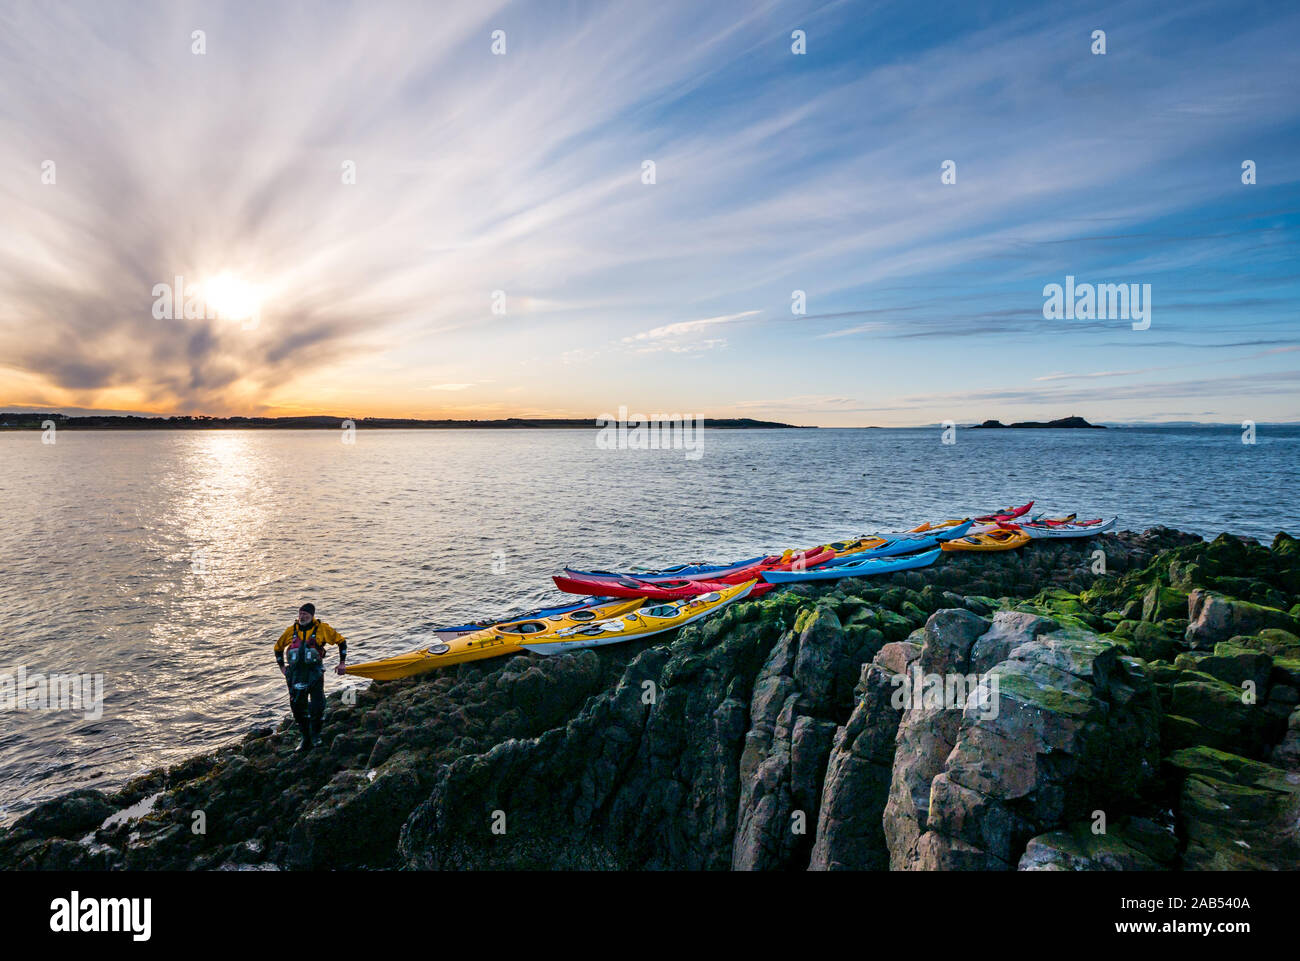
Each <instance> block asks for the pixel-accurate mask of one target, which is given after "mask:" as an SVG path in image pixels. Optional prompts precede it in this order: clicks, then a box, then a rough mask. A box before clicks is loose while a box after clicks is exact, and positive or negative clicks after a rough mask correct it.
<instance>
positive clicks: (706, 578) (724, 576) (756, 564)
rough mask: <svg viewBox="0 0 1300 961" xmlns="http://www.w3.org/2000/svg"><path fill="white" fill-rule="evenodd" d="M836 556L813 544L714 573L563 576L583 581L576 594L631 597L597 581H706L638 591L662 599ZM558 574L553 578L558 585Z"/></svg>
mask: <svg viewBox="0 0 1300 961" xmlns="http://www.w3.org/2000/svg"><path fill="white" fill-rule="evenodd" d="M834 556H835V551H834V550H832V549H831V548H829V547H814V548H811V549H810V550H806V551H795V550H789V551H786V552H785V553H784V554H773V555H771V556H769V557H757V558H751V559H750V560H748V561H742V562H740V564H739V565H731V566H730V567H728V568H727V569H725V570H721V571H718V572H717V573H714V574H685V575H683V576H681V577H669V576H667V575H663V574H651V575H649V576H647V575H644V574H636V573H627V574H613V573H610V572H608V571H577V570H574V569H573V568H571V567H566V568H565V569H564V577H563V579H564V580H566V581H573V582H575V583H581V584H582V585H584V586H583V587H582V589H581V590H577V591H571V592H570V593H577V594H608V595H612V596H614V597H630V596H632V595H630V594H628V593H627V591H626V590H625V591H623V592H621V593H620V592H618V591H614V590H607V589H600V588H599V585H600V584H601V583H604V584H618V583H622V582H625V581H633V582H635V583H636V584H637V585H639V586H645V585H654V584H661V585H663V584H672V585H676V586H677V587H679V588H680V587H681V585H682V584H683V583H684V582H688V581H695V582H698V583H702V584H705V585H706V586H705V587H703V588H701V589H700V590H698V591H694V592H692V593H677V594H674V595H672V596H667V595H663V594H645V593H640V594H637V595H636V596H638V597H657V598H659V599H661V600H674V599H676V598H681V597H691V596H693V595H694V594H705V593H708V592H709V591H711V590H715V589H716V588H717V585H718V584H743V583H744V582H745V581H749V580H754V579H756V578H757V577H758V575H759V574H760V573H761V572H763V571H770V570H775V571H784V570H790V569H791V568H794V567H799V566H803V567H815V566H816V565H818V564H824V563H826V561H829V560H830V559H831V558H832V557H834ZM560 580H561V578H559V577H557V578H556V579H555V582H556V584H557V585H558V584H559V582H560ZM560 590H562V591H567V590H569V588H567V587H561V588H560Z"/></svg>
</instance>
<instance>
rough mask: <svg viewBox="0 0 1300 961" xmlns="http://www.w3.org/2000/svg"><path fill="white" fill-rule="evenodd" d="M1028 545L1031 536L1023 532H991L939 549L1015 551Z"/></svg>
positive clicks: (960, 539)
mask: <svg viewBox="0 0 1300 961" xmlns="http://www.w3.org/2000/svg"><path fill="white" fill-rule="evenodd" d="M1028 543H1029V535H1028V534H1026V533H1024V532H1023V531H1014V530H991V531H985V532H982V533H979V534H970V535H968V536H966V537H959V538H958V539H957V540H955V541H945V542H944V543H942V544H940V545H939V547H940V549H942V550H945V551H1013V550H1015V549H1016V548H1017V547H1024V546H1025V545H1026V544H1028Z"/></svg>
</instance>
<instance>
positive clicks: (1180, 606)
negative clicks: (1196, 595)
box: [1142, 584, 1187, 622]
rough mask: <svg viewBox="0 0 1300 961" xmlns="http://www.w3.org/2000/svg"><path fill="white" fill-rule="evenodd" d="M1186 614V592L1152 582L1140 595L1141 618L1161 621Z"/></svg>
mask: <svg viewBox="0 0 1300 961" xmlns="http://www.w3.org/2000/svg"><path fill="white" fill-rule="evenodd" d="M1186 616H1187V592H1186V591H1180V590H1177V589H1175V588H1172V587H1164V586H1162V585H1160V584H1152V585H1151V588H1150V590H1148V591H1147V592H1146V594H1144V595H1143V597H1142V620H1144V621H1151V622H1155V621H1163V620H1165V619H1166V618H1170V617H1186Z"/></svg>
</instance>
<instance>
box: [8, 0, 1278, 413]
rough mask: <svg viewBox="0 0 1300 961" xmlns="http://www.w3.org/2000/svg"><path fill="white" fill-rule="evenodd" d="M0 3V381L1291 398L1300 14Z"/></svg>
mask: <svg viewBox="0 0 1300 961" xmlns="http://www.w3.org/2000/svg"><path fill="white" fill-rule="evenodd" d="M0 27H2V29H0V90H3V92H4V95H3V97H0V222H2V223H3V228H4V229H3V230H2V231H0V409H5V410H26V409H39V410H51V409H52V410H63V411H76V412H86V411H112V412H144V413H154V414H211V415H231V414H243V415H273V416H274V415H295V414H335V415H341V416H354V417H362V416H397V417H400V416H411V417H455V418H495V417H508V416H518V417H596V416H599V415H601V414H606V413H611V412H617V411H618V410H619V408H627V409H628V411H629V412H630V413H632V414H636V413H639V414H644V415H649V416H654V415H655V414H658V413H680V414H683V415H687V414H695V415H704V416H712V417H718V416H729V417H755V418H762V419H770V420H779V421H784V422H789V423H797V424H815V425H819V426H867V425H880V426H909V425H920V424H931V423H938V422H941V421H944V420H953V421H955V422H958V423H967V422H971V421H978V420H983V419H985V418H999V419H1001V420H1004V421H1011V420H1024V419H1047V418H1052V417H1060V416H1069V415H1076V414H1077V415H1081V416H1084V417H1087V418H1088V419H1090V420H1093V421H1107V422H1124V421H1162V420H1170V421H1177V420H1194V421H1215V422H1237V421H1241V420H1245V419H1250V420H1254V421H1257V422H1261V423H1264V422H1273V421H1300V316H1298V311H1297V303H1300V300H1298V295H1300V256H1297V251H1298V250H1300V246H1298V245H1297V242H1298V241H1300V150H1298V149H1297V148H1298V147H1300V96H1297V94H1298V93H1300V81H1297V78H1298V77H1300V5H1296V4H1294V3H1278V4H1257V3H1197V2H1189V3H1179V4H1168V3H1141V2H1131V3H1122V4H1115V5H1105V4H1061V3H1051V2H1048V3H1032V4H1024V5H1017V4H1009V3H1001V2H999V3H981V2H971V3H961V4H947V3H945V4H924V3H916V2H906V3H879V4H873V3H849V2H824V3H793V2H780V3H778V2H761V0H759V2H733V0H719V2H710V3H699V2H697V0H681V2H679V0H656V2H654V3H631V2H627V3H623V2H612V3H610V2H565V0H533V2H528V3H518V2H517V3H506V2H500V0H475V2H472V3H470V2H458V3H415V2H405V3H384V2H367V3H356V4H351V3H332V2H316V3H301V4H292V3H240V2H224V3H205V4H192V5H191V4H186V3H184V2H166V3H160V2H148V0H138V2H129V3H113V2H101V0H96V2H93V3H92V2H84V3H78V2H67V3H58V4H51V3H47V2H39V3H22V2H18V3H14V2H10V3H6V4H5V5H4V6H3V7H0ZM1098 30H1101V31H1104V35H1105V36H1104V42H1105V52H1104V53H1100V52H1094V50H1095V49H1096V48H1097V40H1096V39H1095V38H1094V31H1098ZM196 31H201V33H196ZM497 31H501V32H502V33H497ZM796 31H801V32H802V33H801V34H799V35H797V36H796V34H795V32H796ZM797 37H802V38H803V39H802V44H801V43H800V42H799V40H798V39H797ZM494 38H495V39H494ZM503 43H504V47H503V46H502V44H503ZM494 46H495V49H494ZM800 46H802V49H803V51H804V52H801V53H800V52H796V48H798V47H800ZM949 161H951V164H948V163H947V162H949ZM1247 161H1250V162H1252V164H1253V170H1254V177H1253V179H1254V182H1253V183H1243V177H1244V176H1245V174H1244V172H1243V164H1244V163H1246V162H1247ZM648 163H649V164H653V168H650V167H648ZM651 170H652V172H653V177H651V176H650V172H651ZM945 170H947V171H949V174H948V175H947V176H945ZM945 179H946V180H950V181H952V182H945ZM1247 179H1249V178H1247ZM648 181H652V182H648ZM1067 276H1068V277H1073V278H1074V283H1075V284H1084V283H1093V284H1137V285H1139V286H1138V289H1139V290H1148V289H1149V291H1150V294H1149V298H1150V299H1149V304H1150V313H1149V317H1148V319H1149V326H1146V327H1145V329H1134V323H1133V322H1131V320H1130V319H1128V318H1122V317H1115V316H1105V317H1091V318H1089V317H1084V318H1079V317H1074V316H1071V317H1055V316H1054V317H1048V316H1045V311H1044V303H1045V300H1046V299H1047V298H1046V295H1045V293H1044V291H1045V289H1047V288H1048V285H1051V284H1059V285H1062V286H1064V285H1065V284H1066V278H1067ZM177 277H182V278H184V280H183V282H182V283H181V287H182V289H184V290H185V295H184V296H182V297H181V298H180V299H181V301H182V305H181V308H182V309H179V310H178V309H175V308H173V309H172V310H170V311H169V310H168V309H167V308H168V304H167V303H166V302H165V301H166V300H167V297H166V291H169V290H171V289H172V288H175V287H176V280H175V278H177ZM160 285H162V286H160ZM1143 285H1150V286H1149V288H1146V287H1144V286H1143ZM164 288H165V289H164ZM797 292H801V294H800V293H797ZM186 300H189V301H191V306H193V305H194V304H197V305H198V307H197V311H192V312H191V313H198V314H199V316H189V317H186V316H185V311H184V309H183V307H184V302H185V301H186ZM800 301H802V306H803V311H802V312H796V309H797V308H798V307H799V305H800Z"/></svg>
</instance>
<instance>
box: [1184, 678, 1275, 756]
mask: <svg viewBox="0 0 1300 961" xmlns="http://www.w3.org/2000/svg"><path fill="white" fill-rule="evenodd" d="M1245 695H1246V691H1245V689H1244V688H1241V687H1238V686H1236V685H1233V684H1229V683H1227V682H1226V681H1221V680H1219V679H1218V678H1216V677H1214V676H1212V675H1210V674H1206V673H1204V672H1202V671H1184V672H1183V673H1182V676H1181V677H1180V678H1179V679H1178V681H1176V682H1175V683H1174V685H1173V686H1172V688H1171V689H1170V698H1169V707H1168V713H1171V714H1177V715H1179V716H1181V717H1186V718H1189V719H1190V720H1193V721H1195V722H1196V723H1197V724H1199V725H1200V726H1201V727H1202V728H1203V729H1204V732H1205V733H1204V740H1203V741H1202V743H1203V744H1206V745H1208V746H1210V747H1215V748H1229V747H1232V748H1236V749H1237V750H1240V751H1242V752H1245V753H1247V754H1251V755H1258V754H1260V753H1261V752H1262V750H1263V747H1264V745H1263V735H1264V731H1265V728H1266V727H1267V725H1268V723H1269V719H1268V718H1267V717H1266V716H1265V715H1264V713H1263V711H1261V710H1260V709H1259V707H1258V703H1257V702H1256V703H1247V699H1246V697H1245Z"/></svg>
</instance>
